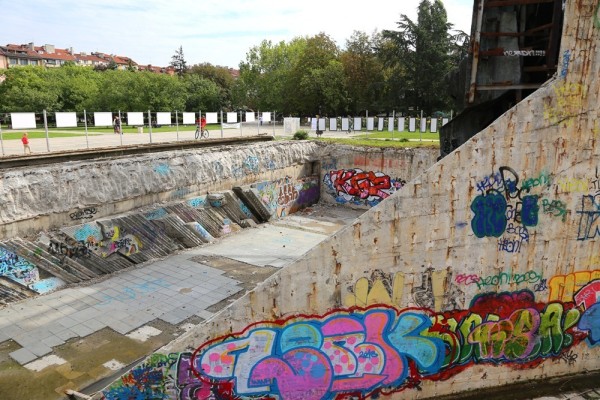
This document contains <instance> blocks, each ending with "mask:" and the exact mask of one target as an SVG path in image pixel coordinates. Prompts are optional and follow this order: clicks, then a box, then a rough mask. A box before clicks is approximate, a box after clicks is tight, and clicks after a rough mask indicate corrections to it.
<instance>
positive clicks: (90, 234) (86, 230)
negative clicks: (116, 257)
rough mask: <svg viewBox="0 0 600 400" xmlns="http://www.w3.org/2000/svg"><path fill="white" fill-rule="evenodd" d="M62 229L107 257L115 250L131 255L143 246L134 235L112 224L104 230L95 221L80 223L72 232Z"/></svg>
mask: <svg viewBox="0 0 600 400" xmlns="http://www.w3.org/2000/svg"><path fill="white" fill-rule="evenodd" d="M63 231H64V232H65V233H66V234H67V235H70V234H71V235H72V236H73V238H74V239H75V240H76V241H77V242H78V243H80V244H81V245H82V246H85V247H86V248H87V249H88V250H89V251H91V252H93V253H95V254H97V255H99V256H101V257H108V256H110V255H111V254H113V253H116V252H120V253H122V254H124V255H131V254H135V253H138V252H140V251H141V249H142V247H143V246H142V242H141V240H140V239H139V238H138V237H137V236H136V235H134V234H131V233H127V232H126V231H125V230H124V229H122V228H120V227H118V226H114V225H113V226H112V227H110V228H108V229H106V231H104V230H103V229H102V228H101V227H100V225H98V224H95V223H88V224H84V225H81V226H79V227H77V228H76V229H75V230H74V231H73V232H72V233H70V232H69V230H67V229H64V230H63Z"/></svg>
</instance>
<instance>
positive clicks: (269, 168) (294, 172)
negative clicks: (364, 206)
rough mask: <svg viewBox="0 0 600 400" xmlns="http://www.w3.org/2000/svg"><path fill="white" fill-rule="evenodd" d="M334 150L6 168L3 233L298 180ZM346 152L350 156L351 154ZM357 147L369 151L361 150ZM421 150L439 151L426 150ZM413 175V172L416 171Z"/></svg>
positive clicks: (250, 148) (246, 150)
mask: <svg viewBox="0 0 600 400" xmlns="http://www.w3.org/2000/svg"><path fill="white" fill-rule="evenodd" d="M334 149H335V146H327V145H325V144H322V143H318V142H313V141H279V142H272V143H268V144H264V145H263V144H260V145H247V146H219V147H212V148H209V149H199V150H181V151H172V152H165V153H159V154H156V153H154V154H148V155H145V156H144V155H138V156H127V157H115V158H110V159H98V160H87V161H79V162H78V161H75V162H69V163H64V164H53V165H48V166H43V167H35V168H33V169H32V168H15V169H11V170H7V171H0V202H1V204H3V207H1V208H0V223H1V225H0V238H7V237H8V238H10V237H15V236H24V235H28V234H29V235H30V234H35V233H37V232H39V231H41V230H47V229H53V228H62V227H64V226H70V225H75V224H77V223H78V222H79V221H81V219H82V217H88V216H92V217H93V218H95V219H97V218H102V217H106V216H112V215H116V214H120V213H125V212H128V211H131V210H135V209H137V208H139V207H142V206H148V205H152V204H156V203H161V202H169V201H171V202H173V201H177V200H183V199H188V198H192V197H194V196H197V195H198V194H202V195H205V194H206V193H207V192H217V191H222V190H229V189H231V188H233V187H234V186H242V185H249V184H252V183H256V182H261V181H270V180H271V181H272V180H275V179H280V178H285V177H290V178H291V179H297V178H299V177H304V176H308V175H310V174H311V170H312V168H313V165H312V163H314V162H317V161H320V160H321V158H322V157H329V158H330V159H332V158H333V159H335V158H336V155H335V154H336V152H335V150H334ZM406 151H407V152H409V153H411V154H412V153H414V152H415V150H406ZM344 152H345V153H347V154H351V152H352V151H351V150H346V151H344ZM354 152H355V153H356V152H358V154H365V153H364V152H362V151H361V150H359V149H357V148H354ZM401 152H402V151H396V152H395V154H399V153H401ZM416 152H417V153H418V154H420V153H425V154H432V155H433V154H434V153H435V151H434V150H427V149H421V150H416ZM355 155H356V154H355ZM390 156H391V157H394V153H389V152H388V153H387V155H386V157H390ZM432 157H433V156H427V157H424V158H429V159H432ZM429 165H430V164H429V163H427V162H425V163H423V164H419V165H417V166H416V167H413V166H412V165H411V164H406V165H404V167H405V168H407V169H408V168H418V169H419V170H424V169H425V168H427V167H428V166H429ZM386 167H387V166H384V170H383V171H381V172H383V173H386V174H391V173H392V172H393V171H390V172H388V171H387V168H386ZM363 168H364V169H365V170H367V171H371V169H367V168H365V167H363ZM379 170H381V168H378V171H379ZM395 170H397V171H398V174H399V175H398V176H403V175H404V172H403V171H402V169H398V168H395ZM314 172H315V173H317V172H318V171H317V170H315V171H314ZM410 174H414V172H412V170H411V172H410ZM404 179H406V178H404ZM86 213H92V214H86Z"/></svg>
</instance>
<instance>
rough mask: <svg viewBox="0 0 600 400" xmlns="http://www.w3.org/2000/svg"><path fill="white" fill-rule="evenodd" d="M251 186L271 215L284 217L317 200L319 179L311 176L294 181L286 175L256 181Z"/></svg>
mask: <svg viewBox="0 0 600 400" xmlns="http://www.w3.org/2000/svg"><path fill="white" fill-rule="evenodd" d="M252 188H253V189H254V190H255V192H256V194H257V197H258V198H259V199H260V200H261V201H262V203H263V204H264V205H265V206H266V208H267V209H268V210H269V212H270V213H271V215H276V216H277V217H284V216H286V215H289V214H291V213H294V212H296V211H297V210H298V209H300V208H303V207H306V206H308V205H312V204H315V203H317V202H318V201H319V181H318V179H317V178H313V177H307V178H301V179H298V180H295V181H294V180H292V178H291V177H289V176H286V177H284V178H280V179H277V180H273V181H266V182H259V183H256V184H254V185H252Z"/></svg>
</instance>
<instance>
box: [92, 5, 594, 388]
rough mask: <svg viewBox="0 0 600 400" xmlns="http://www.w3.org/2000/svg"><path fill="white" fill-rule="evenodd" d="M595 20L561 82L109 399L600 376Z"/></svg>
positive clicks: (571, 31) (568, 22)
mask: <svg viewBox="0 0 600 400" xmlns="http://www.w3.org/2000/svg"><path fill="white" fill-rule="evenodd" d="M598 26H600V24H599V23H598V2H597V1H595V0H594V1H592V0H573V1H569V2H567V3H566V8H565V27H564V33H563V38H562V49H561V54H568V57H567V60H568V62H566V63H565V64H564V65H563V66H562V70H561V71H560V75H559V77H556V78H554V79H552V80H551V81H550V82H548V84H546V85H545V86H544V87H542V88H541V89H540V90H538V91H537V92H536V93H534V94H533V95H532V96H530V97H529V98H527V99H526V100H524V101H523V102H521V103H520V104H518V105H517V106H516V107H515V108H513V109H512V110H510V111H509V112H507V113H506V114H504V115H503V116H502V117H501V118H499V119H498V120H497V121H495V122H494V123H493V124H492V125H491V126H490V127H489V128H487V129H486V130H484V131H482V132H481V133H480V134H478V135H477V136H475V137H474V138H473V139H472V140H470V141H469V142H467V143H466V144H465V145H463V146H462V147H460V148H459V149H458V150H456V151H455V152H453V153H452V154H451V155H449V156H448V157H446V158H445V159H443V160H442V161H440V162H439V163H437V164H436V165H435V166H433V167H432V168H430V169H429V170H428V171H427V172H426V173H424V174H422V175H421V176H419V177H418V178H416V179H413V180H412V181H411V182H409V183H408V184H407V185H405V187H404V188H403V190H401V191H398V192H397V193H396V194H394V195H393V196H390V197H389V198H387V199H385V200H384V201H383V202H381V203H380V204H379V206H377V207H374V208H372V209H371V210H369V211H368V212H367V213H365V214H364V215H363V216H361V217H360V218H359V220H358V221H356V222H355V223H354V224H353V225H352V226H350V227H348V228H346V229H345V230H343V231H342V232H339V233H338V234H336V235H334V236H333V237H332V238H331V239H329V240H327V241H324V242H322V243H321V244H319V245H318V246H316V247H315V248H314V249H312V250H311V251H310V252H308V253H307V254H305V256H304V257H303V258H302V259H300V260H298V261H297V262H296V263H294V264H293V265H290V266H288V267H286V268H284V269H282V270H281V271H280V272H278V273H277V274H275V275H273V276H272V277H271V278H269V279H268V280H267V281H266V282H265V283H264V284H262V285H260V286H259V287H258V288H257V289H256V290H255V291H253V292H251V293H249V294H247V295H246V296H244V297H242V298H241V299H240V300H238V301H236V302H235V303H234V304H232V305H231V306H230V307H228V308H227V309H225V310H223V311H222V312H221V313H219V314H217V315H215V316H214V317H213V318H211V319H210V320H209V321H208V322H207V323H205V324H202V325H200V326H199V327H198V328H197V329H194V330H193V331H191V332H189V333H188V334H186V335H184V336H182V337H181V338H180V339H178V340H176V341H174V342H173V343H171V344H169V345H167V346H165V347H164V348H162V349H161V350H160V351H159V352H158V353H157V354H155V355H154V357H155V359H156V358H157V357H163V358H162V360H164V362H161V363H157V362H155V361H153V360H150V359H148V360H147V361H146V362H144V363H142V364H141V365H140V366H139V367H137V368H136V369H135V370H133V371H131V372H130V373H129V374H127V375H126V376H125V377H124V380H122V381H121V382H118V383H115V385H113V386H111V387H110V388H108V389H107V390H105V391H104V392H103V395H104V396H105V398H106V399H116V398H118V397H117V395H118V394H119V393H128V394H130V395H135V394H136V393H140V392H142V393H148V394H154V395H156V396H160V395H166V396H168V397H170V398H180V399H181V398H190V397H196V398H209V397H210V396H212V395H213V394H214V393H218V395H220V396H221V397H225V398H233V397H236V398H238V397H242V398H248V397H256V396H258V397H262V396H278V397H279V398H283V399H287V398H296V399H320V398H332V397H335V396H349V395H351V396H355V397H361V398H362V397H366V396H369V395H371V396H374V397H375V396H379V395H382V394H383V395H390V397H392V398H435V397H437V396H441V395H449V394H459V393H462V392H468V391H473V390H483V389H486V388H491V387H496V386H499V385H506V384H514V383H518V382H528V381H535V380H543V379H545V378H548V377H553V376H561V375H568V374H578V373H585V372H586V371H595V370H598V369H600V353H599V351H600V347H598V346H595V345H596V344H598V343H599V342H600V304H598V301H599V300H600V281H599V280H598V279H599V278H600V271H599V268H600V267H599V266H598V264H599V261H598V257H597V256H596V254H597V253H598V251H599V250H600V244H599V243H600V238H599V237H598V236H600V229H599V228H598V227H597V224H598V221H600V219H599V216H600V215H599V212H600V211H599V210H600V200H598V199H597V195H596V193H597V190H598V189H600V186H599V185H598V182H599V180H598V172H597V165H598V162H599V160H600V150H599V147H598V145H597V140H598V136H597V135H598V132H600V131H599V129H600V128H599V127H598V122H597V121H598V117H599V115H598V113H599V109H598V104H597V99H598V95H599V92H600V82H599V80H598V76H600V54H598V49H597V46H596V45H597V43H598V39H599V38H600V34H599V31H598V29H599V28H598ZM567 52H568V53H567ZM159 354H161V355H162V356H159ZM561 359H564V360H565V361H564V362H561V361H560V360H561ZM168 360H173V361H168ZM144 374H146V375H144ZM149 374H152V376H153V377H155V379H154V380H153V381H149V380H147V379H136V378H135V377H136V376H138V377H139V376H149ZM132 379H133V381H134V382H133V383H127V381H128V380H132ZM166 382H168V383H169V385H168V386H165V383H166ZM416 388H418V389H419V390H416Z"/></svg>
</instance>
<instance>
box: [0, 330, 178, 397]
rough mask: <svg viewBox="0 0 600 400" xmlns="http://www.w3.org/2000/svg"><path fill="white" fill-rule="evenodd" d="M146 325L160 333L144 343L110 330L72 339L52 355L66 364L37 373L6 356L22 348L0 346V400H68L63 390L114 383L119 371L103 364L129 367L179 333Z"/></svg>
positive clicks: (8, 343)
mask: <svg viewBox="0 0 600 400" xmlns="http://www.w3.org/2000/svg"><path fill="white" fill-rule="evenodd" d="M149 325H151V326H153V327H155V328H157V329H159V330H161V331H162V333H161V334H159V335H157V336H153V337H151V338H149V339H148V340H147V341H145V342H140V341H138V340H134V339H130V338H129V337H127V336H124V335H121V334H119V333H117V332H115V331H113V330H112V329H109V328H105V329H102V330H100V331H98V332H95V333H93V334H91V335H89V336H86V337H85V338H76V339H71V340H69V341H68V342H67V343H65V344H64V345H61V346H57V347H55V348H54V351H53V352H52V354H54V355H56V356H58V357H60V358H62V359H64V360H66V363H64V364H62V365H51V366H49V367H47V368H44V369H43V370H41V371H39V372H36V371H31V370H29V369H27V368H25V367H23V366H21V365H19V363H17V362H16V361H14V360H12V359H11V358H10V357H9V353H11V352H13V351H15V350H18V349H19V348H20V347H21V346H19V344H18V343H16V342H14V341H12V340H9V341H6V342H4V343H0V399H28V400H58V399H61V400H62V399H66V398H67V397H66V396H65V395H64V391H65V390H66V389H74V390H77V391H82V388H85V387H86V386H88V385H91V384H92V383H94V382H98V381H108V382H110V381H113V380H114V379H116V378H117V377H118V376H119V371H113V370H111V369H109V368H107V367H105V366H103V365H102V364H104V363H107V362H109V361H111V360H117V361H118V362H119V363H120V364H123V365H130V364H132V363H135V362H136V361H138V360H139V359H141V358H142V357H145V356H146V355H147V354H150V353H152V352H153V351H155V350H156V349H158V348H160V347H162V346H163V345H165V344H167V343H169V342H170V341H172V340H173V339H174V338H175V337H177V336H179V335H181V333H182V332H181V331H180V330H178V329H177V328H176V327H174V326H173V325H170V324H167V323H165V322H163V321H160V320H155V321H153V322H151V323H150V324H149ZM17 382H19V383H17ZM98 389H100V388H98Z"/></svg>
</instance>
